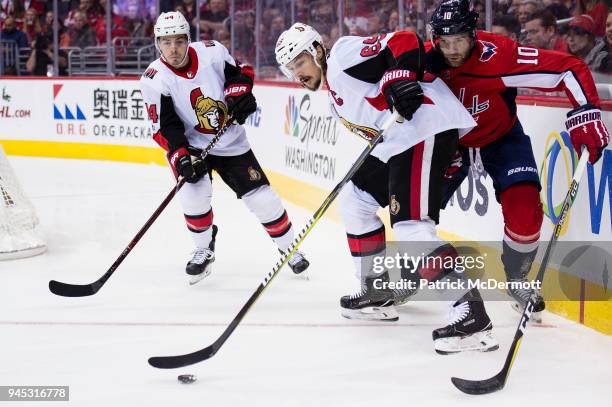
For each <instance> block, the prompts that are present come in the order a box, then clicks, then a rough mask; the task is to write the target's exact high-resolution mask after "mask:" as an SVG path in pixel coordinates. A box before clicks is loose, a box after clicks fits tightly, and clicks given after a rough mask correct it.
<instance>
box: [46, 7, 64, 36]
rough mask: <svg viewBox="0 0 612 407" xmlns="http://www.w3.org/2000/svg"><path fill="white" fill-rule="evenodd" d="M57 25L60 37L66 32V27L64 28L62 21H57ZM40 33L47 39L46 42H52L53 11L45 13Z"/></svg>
mask: <svg viewBox="0 0 612 407" xmlns="http://www.w3.org/2000/svg"><path fill="white" fill-rule="evenodd" d="M57 24H58V30H57V33H58V37H61V36H62V34H64V33H65V32H66V27H64V23H63V22H62V20H60V19H58V20H57ZM42 33H43V34H44V35H45V36H46V37H47V40H49V41H53V11H47V12H46V13H45V20H44V21H43V23H42Z"/></svg>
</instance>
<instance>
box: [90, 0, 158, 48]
mask: <svg viewBox="0 0 612 407" xmlns="http://www.w3.org/2000/svg"><path fill="white" fill-rule="evenodd" d="M107 4H108V0H100V2H99V3H98V5H99V10H100V15H101V16H102V17H101V18H98V21H96V25H95V26H93V29H94V31H95V33H96V40H97V41H98V44H100V45H104V44H106V5H107ZM143 13H144V11H143ZM143 13H135V14H134V16H133V17H132V18H129V17H126V18H125V21H124V18H122V17H121V16H120V15H118V14H116V13H115V12H114V11H113V10H112V9H111V40H112V39H113V38H116V37H130V36H132V35H133V34H132V32H131V30H132V29H134V22H135V21H141V20H142V17H141V15H142V14H143ZM144 14H146V13H144ZM127 20H130V23H129V24H128V21H127Z"/></svg>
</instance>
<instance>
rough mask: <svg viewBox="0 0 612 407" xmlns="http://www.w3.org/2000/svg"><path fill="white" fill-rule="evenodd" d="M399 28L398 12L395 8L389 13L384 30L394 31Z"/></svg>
mask: <svg viewBox="0 0 612 407" xmlns="http://www.w3.org/2000/svg"><path fill="white" fill-rule="evenodd" d="M397 30H399V13H398V12H397V10H393V11H392V12H391V14H389V21H387V30H386V32H390V33H392V32H395V31H397Z"/></svg>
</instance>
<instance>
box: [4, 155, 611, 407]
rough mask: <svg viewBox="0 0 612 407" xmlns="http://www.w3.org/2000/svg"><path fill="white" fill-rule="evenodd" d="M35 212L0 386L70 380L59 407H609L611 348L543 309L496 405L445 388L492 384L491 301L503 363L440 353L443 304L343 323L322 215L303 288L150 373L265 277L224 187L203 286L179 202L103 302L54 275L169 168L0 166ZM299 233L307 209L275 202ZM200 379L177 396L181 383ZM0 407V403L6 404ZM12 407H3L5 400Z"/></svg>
mask: <svg viewBox="0 0 612 407" xmlns="http://www.w3.org/2000/svg"><path fill="white" fill-rule="evenodd" d="M10 161H11V164H12V166H13V168H14V169H15V171H16V173H17V174H18V176H19V180H20V182H21V184H22V186H23V188H24V190H25V191H26V193H27V194H28V195H29V196H30V198H31V199H32V201H33V203H34V205H35V206H36V208H37V211H38V216H39V218H40V220H41V223H42V225H43V230H44V231H45V233H46V237H47V241H48V246H49V250H48V252H47V253H46V254H44V255H42V256H38V257H34V258H30V259H24V260H17V261H9V262H0V279H1V280H0V338H1V347H0V385H68V386H70V402H69V403H60V402H56V403H32V402H30V403H28V402H24V403H21V404H16V405H28V406H29V405H34V406H38V405H40V406H42V405H47V404H49V405H53V406H59V405H68V406H87V407H93V406H164V407H167V406H173V407H179V406H274V407H276V406H390V405H393V406H419V407H421V406H470V407H475V406H513V407H516V406H518V405H531V406H544V405H552V406H555V407H557V406H572V407H575V406H577V405H582V406H604V405H610V404H609V403H610V384H611V383H612V363H611V361H612V338H611V337H607V336H605V335H602V334H599V333H597V332H595V331H593V330H591V329H589V328H586V327H583V326H580V325H578V324H576V323H573V322H570V321H568V320H565V319H562V318H560V317H557V316H555V315H553V314H550V313H546V314H545V315H544V322H543V324H542V325H540V326H531V327H530V328H529V329H528V330H527V332H526V335H525V337H524V338H523V344H522V346H521V348H520V352H519V357H518V360H517V361H516V363H515V365H514V368H513V371H512V374H511V376H510V380H509V382H508V384H507V385H506V388H505V389H504V390H503V391H502V392H498V393H494V394H491V395H487V396H467V395H464V394H462V393H460V392H459V391H458V390H457V389H455V388H454V386H453V385H452V384H451V382H450V377H451V376H460V377H464V378H469V379H483V378H488V377H490V376H492V375H494V374H495V373H497V372H498V371H499V369H500V368H501V365H502V364H503V360H504V358H505V356H506V352H507V350H508V346H509V345H510V342H511V340H512V336H513V335H514V331H515V328H516V324H517V322H518V319H519V315H518V314H516V313H515V312H514V311H512V310H511V309H510V306H509V304H508V303H503V302H498V303H489V304H488V305H487V306H488V312H489V314H490V316H491V319H492V320H493V323H494V325H495V334H496V337H497V339H498V340H499V342H500V345H501V346H500V350H498V351H496V352H491V353H465V354H460V355H452V356H440V355H437V354H436V353H435V352H434V351H433V346H432V340H431V331H432V330H433V329H435V328H437V327H440V326H443V325H445V324H446V312H447V310H448V304H447V303H429V302H420V303H411V304H408V305H406V306H403V307H401V308H400V321H399V322H397V323H386V324H385V323H366V322H359V321H349V320H346V319H343V318H342V317H341V316H340V313H339V298H340V296H342V295H344V294H348V293H352V292H353V291H355V290H356V289H357V282H356V280H355V278H354V277H353V266H352V261H351V259H350V257H349V254H348V252H347V248H346V239H345V235H344V231H343V228H342V227H341V225H340V224H339V223H337V222H334V221H328V220H326V219H323V220H322V221H321V222H319V224H317V226H316V227H315V229H314V230H313V232H312V233H311V234H310V235H309V236H308V238H307V239H306V241H305V243H304V244H303V246H302V250H303V251H304V252H305V253H306V254H307V256H308V258H309V260H310V261H311V268H310V280H305V279H303V278H300V277H296V276H293V275H292V274H291V273H290V271H289V269H286V270H283V271H282V272H281V274H280V275H279V276H278V278H277V279H275V280H274V281H273V282H272V283H271V284H270V286H268V288H267V289H266V291H265V293H264V295H263V296H262V297H261V298H260V300H259V301H258V302H257V303H256V304H255V306H254V307H253V308H252V310H251V312H250V313H249V314H248V315H247V317H246V318H245V320H244V321H243V323H242V324H241V325H240V326H239V327H238V328H237V330H236V331H235V332H234V334H233V335H232V336H231V337H230V339H229V340H228V341H227V342H226V344H225V345H224V346H223V348H222V349H221V350H220V351H219V353H217V355H216V356H215V357H213V358H212V359H211V360H208V361H205V362H203V363H200V364H198V365H194V366H191V367H188V368H183V369H177V370H157V369H155V368H152V367H150V366H149V365H148V364H147V358H149V357H150V356H162V355H173V354H181V353H187V352H191V351H194V350H196V349H200V348H202V347H204V346H207V345H209V344H210V343H212V342H213V341H214V340H215V339H216V338H217V337H218V335H220V333H221V332H222V330H223V329H224V328H225V327H226V325H227V324H228V323H229V322H230V321H231V319H232V318H233V317H234V316H235V314H236V313H237V312H238V310H239V309H240V307H241V306H242V305H243V304H244V302H245V301H246V300H247V299H248V297H249V296H250V295H251V294H252V292H253V291H254V290H255V289H256V288H257V286H258V285H259V283H260V281H261V280H262V279H263V277H264V276H265V274H266V273H267V272H268V271H270V270H271V268H272V266H273V265H274V263H275V261H276V260H277V258H278V257H279V256H278V253H277V251H276V250H275V246H274V245H273V244H272V242H271V241H270V239H269V238H268V237H267V235H266V234H265V232H264V230H263V228H262V227H261V226H260V225H259V224H258V222H257V220H256V219H255V218H254V216H252V215H251V214H250V213H249V212H248V210H247V209H246V207H245V206H244V205H243V204H242V203H241V202H240V201H238V200H236V198H235V195H233V193H232V192H231V191H230V190H229V189H228V188H227V187H225V185H223V184H222V182H220V181H217V180H215V182H214V188H215V192H214V198H213V209H214V216H215V223H216V224H218V225H219V235H218V237H217V251H216V253H217V260H216V262H215V263H214V266H213V267H214V268H213V272H212V274H211V276H209V277H208V278H207V279H205V280H203V281H201V282H200V283H199V284H198V285H196V286H193V287H189V286H188V284H187V276H186V274H185V272H184V266H185V263H186V261H187V260H188V258H189V253H190V251H191V241H190V238H189V236H188V235H187V233H186V229H185V227H184V223H183V218H182V213H181V210H180V207H179V205H178V200H175V201H173V202H172V203H171V205H170V206H169V207H168V208H167V209H166V211H165V212H164V213H163V214H162V215H161V217H160V218H159V219H158V221H157V222H156V223H155V224H154V225H153V227H152V228H151V229H150V230H149V232H148V233H147V234H146V235H145V237H144V238H143V239H142V240H141V242H140V243H139V245H138V246H137V247H136V248H135V249H134V250H133V252H132V253H131V254H130V255H129V256H128V258H127V259H126V260H125V262H124V263H123V264H122V265H121V266H120V268H119V269H118V270H117V272H116V273H115V275H113V277H112V278H111V279H110V280H109V281H108V283H107V284H106V286H104V287H103V288H102V289H101V291H100V292H99V293H98V294H97V295H95V296H93V297H89V298H61V297H57V296H54V295H53V294H51V293H50V292H49V291H48V289H47V284H48V281H49V280H50V279H57V280H60V281H65V282H71V283H89V282H92V281H94V280H96V279H97V278H98V277H100V276H101V275H102V274H103V273H104V272H105V271H106V270H107V269H108V267H109V266H110V265H111V264H112V263H113V261H114V260H115V259H116V258H117V256H118V255H119V254H120V253H121V251H122V250H123V249H124V247H125V246H126V245H127V243H128V242H129V241H130V240H131V239H132V237H133V236H134V234H135V233H136V232H137V231H138V229H139V228H140V227H141V226H142V225H143V224H144V222H145V220H146V219H147V218H148V217H149V216H150V214H151V213H152V212H153V211H154V210H155V208H156V207H157V206H158V205H159V203H160V202H161V200H162V199H163V197H164V196H165V195H166V194H167V192H168V191H169V189H170V188H171V185H172V182H173V181H172V179H171V177H170V175H169V171H168V170H167V169H166V168H162V167H158V166H153V165H151V166H147V165H139V164H121V163H112V162H91V161H81V160H60V159H44V158H25V157H11V158H10ZM286 206H287V209H288V212H289V214H290V216H291V217H292V220H293V223H294V225H295V226H296V229H298V230H299V229H301V228H302V226H303V225H304V223H305V222H306V220H307V219H308V217H309V216H310V212H308V211H306V210H304V209H303V208H300V207H297V206H295V205H291V204H288V203H287V205H286ZM186 373H188V374H195V375H197V376H198V378H199V380H198V381H197V382H195V383H193V384H190V385H185V384H180V383H179V382H178V381H177V375H179V374H186ZM1 404H4V403H1ZM6 404H8V403H6Z"/></svg>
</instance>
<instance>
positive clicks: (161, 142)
mask: <svg viewBox="0 0 612 407" xmlns="http://www.w3.org/2000/svg"><path fill="white" fill-rule="evenodd" d="M153 140H154V141H155V142H156V143H157V144H159V146H160V147H161V148H163V149H164V150H166V151H170V148H169V147H168V140H166V138H165V137H164V136H163V135H162V134H161V131H159V130H158V131H156V132H155V134H154V135H153Z"/></svg>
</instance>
